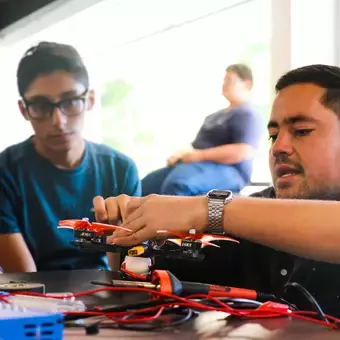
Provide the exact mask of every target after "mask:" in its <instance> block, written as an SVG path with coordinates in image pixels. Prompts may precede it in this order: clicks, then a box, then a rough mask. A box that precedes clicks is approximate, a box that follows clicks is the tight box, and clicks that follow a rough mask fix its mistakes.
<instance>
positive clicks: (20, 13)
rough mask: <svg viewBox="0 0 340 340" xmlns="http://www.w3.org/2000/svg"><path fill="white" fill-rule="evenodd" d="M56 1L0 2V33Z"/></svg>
mask: <svg viewBox="0 0 340 340" xmlns="http://www.w3.org/2000/svg"><path fill="white" fill-rule="evenodd" d="M54 1H57V0H0V31H1V30H2V29H4V28H6V27H7V26H9V25H11V24H13V23H15V22H16V21H18V20H20V19H22V18H24V17H26V16H27V15H29V14H31V13H33V12H34V11H36V10H38V9H40V8H42V7H44V6H46V5H48V4H50V3H51V2H54Z"/></svg>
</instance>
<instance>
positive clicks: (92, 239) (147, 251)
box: [58, 218, 239, 260]
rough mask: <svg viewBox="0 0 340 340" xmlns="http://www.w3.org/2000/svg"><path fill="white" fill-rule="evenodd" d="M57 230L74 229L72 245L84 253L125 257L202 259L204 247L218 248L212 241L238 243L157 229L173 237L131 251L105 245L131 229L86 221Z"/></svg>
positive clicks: (63, 222) (72, 222) (65, 222)
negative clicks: (111, 253)
mask: <svg viewBox="0 0 340 340" xmlns="http://www.w3.org/2000/svg"><path fill="white" fill-rule="evenodd" d="M58 228H59V229H65V228H66V229H71V230H73V234H74V237H75V238H76V239H77V240H74V241H72V242H71V243H72V244H73V245H74V246H77V247H79V248H81V249H83V250H87V251H101V252H113V253H117V252H119V253H120V252H127V255H128V256H133V257H137V256H139V257H153V256H157V255H160V256H164V257H175V258H191V259H198V260H199V259H203V258H204V253H203V252H202V250H203V249H204V248H205V247H208V246H212V247H218V248H219V247H220V246H219V245H218V244H215V243H213V242H215V241H229V242H235V243H239V242H238V241H237V240H235V239H232V238H230V237H228V236H216V235H210V234H203V233H197V232H196V231H195V230H194V229H191V230H189V233H185V232H176V231H169V230H159V231H158V233H159V234H164V235H167V236H168V235H170V237H171V236H174V238H172V237H171V238H167V239H166V240H150V241H145V242H143V243H142V244H139V245H136V246H134V247H132V248H130V247H123V246H117V245H114V244H108V243H107V236H109V235H111V234H112V233H113V232H114V231H116V230H123V231H126V232H131V230H130V229H127V228H124V227H120V226H115V225H110V224H104V223H98V222H90V221H89V219H88V218H83V219H80V220H78V219H71V220H61V221H60V222H59V225H58Z"/></svg>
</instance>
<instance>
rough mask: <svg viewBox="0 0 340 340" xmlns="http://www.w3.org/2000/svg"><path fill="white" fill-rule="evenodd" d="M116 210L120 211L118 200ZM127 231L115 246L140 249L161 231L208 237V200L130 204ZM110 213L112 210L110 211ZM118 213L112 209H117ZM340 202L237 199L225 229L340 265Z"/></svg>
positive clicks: (119, 235)
mask: <svg viewBox="0 0 340 340" xmlns="http://www.w3.org/2000/svg"><path fill="white" fill-rule="evenodd" d="M111 204H112V205H113V206H115V208H114V209H115V210H117V206H119V204H118V201H117V200H111ZM124 205H125V208H124V209H126V210H125V211H126V216H127V217H126V219H125V221H124V223H123V224H122V226H124V227H127V228H129V229H132V230H133V231H134V232H133V233H132V234H127V233H125V232H117V233H115V235H114V237H113V242H114V243H116V244H120V245H135V244H138V243H140V242H142V241H144V240H148V239H152V238H154V237H158V236H159V235H158V234H157V230H159V229H167V230H177V231H188V230H189V229H190V228H193V227H194V228H196V229H197V230H198V231H205V230H206V228H207V225H208V205H207V199H206V197H171V196H157V195H150V196H148V197H144V198H138V199H133V200H125V203H124ZM107 209H109V210H110V209H111V207H110V205H107ZM112 209H113V208H112ZM339 221H340V202H330V201H312V200H288V199H285V200H280V199H265V198H245V197H237V198H235V199H234V200H233V201H232V202H231V203H230V204H228V205H226V206H225V208H224V229H225V231H226V232H227V233H231V234H233V235H235V236H237V237H240V238H243V239H247V240H250V241H253V242H256V243H259V244H262V245H266V246H269V247H272V248H275V249H278V250H281V251H285V252H288V253H292V254H295V255H298V256H301V257H306V258H309V259H314V260H318V261H326V262H332V263H340V222H339Z"/></svg>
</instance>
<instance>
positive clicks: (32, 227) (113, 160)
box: [0, 138, 141, 271]
mask: <svg viewBox="0 0 340 340" xmlns="http://www.w3.org/2000/svg"><path fill="white" fill-rule="evenodd" d="M0 176H1V177H0V233H1V234H8V233H21V234H22V235H23V237H24V239H25V241H26V243H27V246H28V248H29V250H30V252H31V254H32V256H33V259H34V261H35V263H36V266H37V269H38V271H42V270H61V269H83V268H102V269H107V268H108V264H107V259H106V256H105V254H103V253H90V252H84V251H81V250H80V249H78V248H76V247H74V246H72V245H71V244H70V241H72V240H74V237H73V232H72V230H68V229H57V226H58V222H59V220H63V219H80V218H83V217H88V218H89V219H90V221H94V220H95V216H94V212H92V211H91V210H92V207H93V203H92V201H93V198H94V197H95V196H97V195H101V196H103V197H104V198H106V197H109V196H117V195H119V194H127V195H130V196H140V194H141V187H140V181H139V177H138V171H137V167H136V165H135V163H134V162H133V161H132V160H131V159H130V158H128V157H127V156H125V155H123V154H122V153H120V152H118V151H116V150H114V149H112V148H110V147H108V146H105V145H101V144H96V143H92V142H88V141H86V147H85V154H84V157H83V160H82V162H81V164H80V165H79V166H78V167H77V168H75V169H72V170H61V169H58V168H56V167H55V166H54V165H53V164H52V163H50V162H49V161H48V160H46V159H45V158H43V157H42V156H40V155H39V154H38V153H37V151H36V150H35V148H34V146H33V143H32V138H29V139H27V140H26V141H24V142H22V143H19V144H16V145H13V146H10V147H8V148H7V149H5V150H4V151H3V152H2V153H1V154H0Z"/></svg>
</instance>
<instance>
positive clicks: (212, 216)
mask: <svg viewBox="0 0 340 340" xmlns="http://www.w3.org/2000/svg"><path fill="white" fill-rule="evenodd" d="M224 205H225V203H224V201H223V200H221V199H216V198H211V197H208V222H209V233H212V234H224V229H223V209H224Z"/></svg>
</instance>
